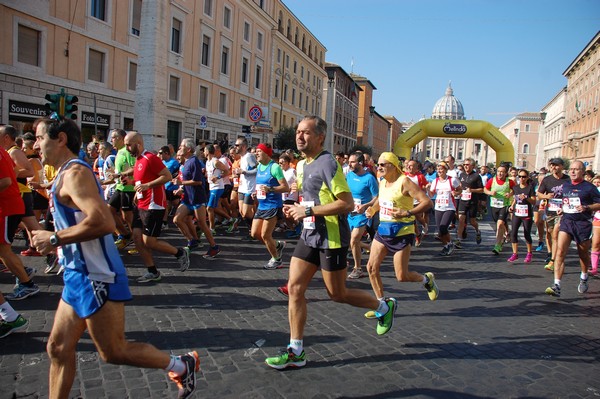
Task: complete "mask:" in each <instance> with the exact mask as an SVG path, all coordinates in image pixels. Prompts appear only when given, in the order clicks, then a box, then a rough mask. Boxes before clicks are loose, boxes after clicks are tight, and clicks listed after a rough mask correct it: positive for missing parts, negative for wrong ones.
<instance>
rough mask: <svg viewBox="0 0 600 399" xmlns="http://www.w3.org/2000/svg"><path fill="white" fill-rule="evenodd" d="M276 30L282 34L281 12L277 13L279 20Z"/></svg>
mask: <svg viewBox="0 0 600 399" xmlns="http://www.w3.org/2000/svg"><path fill="white" fill-rule="evenodd" d="M277 28H278V29H279V32H281V33H283V12H281V11H279V19H278V20H277Z"/></svg>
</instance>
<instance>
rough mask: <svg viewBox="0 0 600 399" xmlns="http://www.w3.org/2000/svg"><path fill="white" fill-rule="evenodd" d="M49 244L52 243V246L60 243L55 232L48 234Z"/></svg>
mask: <svg viewBox="0 0 600 399" xmlns="http://www.w3.org/2000/svg"><path fill="white" fill-rule="evenodd" d="M50 245H52V246H53V247H58V246H59V245H60V238H58V235H56V233H54V234H52V235H51V236H50Z"/></svg>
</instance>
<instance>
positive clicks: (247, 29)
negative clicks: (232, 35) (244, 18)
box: [244, 22, 250, 42]
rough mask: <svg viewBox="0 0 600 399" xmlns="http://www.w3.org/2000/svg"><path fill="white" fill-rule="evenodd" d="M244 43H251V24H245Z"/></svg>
mask: <svg viewBox="0 0 600 399" xmlns="http://www.w3.org/2000/svg"><path fill="white" fill-rule="evenodd" d="M244 41H246V42H249V41H250V24H249V23H248V22H244Z"/></svg>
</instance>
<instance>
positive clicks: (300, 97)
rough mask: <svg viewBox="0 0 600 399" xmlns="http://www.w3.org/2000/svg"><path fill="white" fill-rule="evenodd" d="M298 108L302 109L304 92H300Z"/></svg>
mask: <svg viewBox="0 0 600 399" xmlns="http://www.w3.org/2000/svg"><path fill="white" fill-rule="evenodd" d="M298 108H300V109H302V93H300V94H298Z"/></svg>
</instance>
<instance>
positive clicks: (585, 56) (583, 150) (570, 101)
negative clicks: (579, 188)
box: [562, 31, 600, 170]
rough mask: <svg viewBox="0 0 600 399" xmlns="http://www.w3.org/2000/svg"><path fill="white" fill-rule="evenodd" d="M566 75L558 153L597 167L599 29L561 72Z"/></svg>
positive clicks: (599, 162) (599, 164)
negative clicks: (562, 129) (563, 124)
mask: <svg viewBox="0 0 600 399" xmlns="http://www.w3.org/2000/svg"><path fill="white" fill-rule="evenodd" d="M563 75H564V76H565V77H566V78H567V92H566V99H565V129H564V135H563V136H562V155H563V156H564V157H565V158H568V159H579V160H581V161H583V162H584V163H585V165H586V166H588V165H590V166H591V167H592V169H594V170H597V169H599V167H600V146H599V143H598V134H599V130H600V113H599V112H598V105H599V103H600V31H599V32H598V33H597V34H596V35H595V36H594V38H593V39H592V40H591V41H590V42H589V43H588V44H587V45H586V46H585V48H584V49H583V50H582V51H581V53H579V55H578V56H577V57H576V58H575V59H574V60H573V62H572V63H571V65H569V67H568V68H567V69H566V70H565V71H564V72H563Z"/></svg>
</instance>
